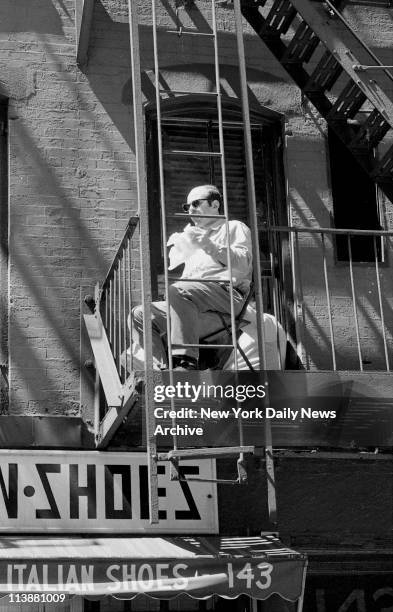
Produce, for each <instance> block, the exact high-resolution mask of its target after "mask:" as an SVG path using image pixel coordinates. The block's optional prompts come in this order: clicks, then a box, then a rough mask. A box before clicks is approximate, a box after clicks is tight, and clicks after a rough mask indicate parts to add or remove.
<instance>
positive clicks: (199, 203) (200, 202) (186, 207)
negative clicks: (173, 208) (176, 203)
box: [182, 198, 211, 212]
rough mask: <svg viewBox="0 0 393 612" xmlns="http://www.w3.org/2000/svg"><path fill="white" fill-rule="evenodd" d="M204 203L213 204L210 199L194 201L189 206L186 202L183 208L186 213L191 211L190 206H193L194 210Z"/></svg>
mask: <svg viewBox="0 0 393 612" xmlns="http://www.w3.org/2000/svg"><path fill="white" fill-rule="evenodd" d="M203 202H211V200H210V199H209V198H202V199H201V200H194V201H193V202H190V203H189V204H187V202H186V203H185V204H182V208H183V210H184V212H188V211H189V210H190V206H192V207H193V208H199V207H200V206H201V204H202V203H203Z"/></svg>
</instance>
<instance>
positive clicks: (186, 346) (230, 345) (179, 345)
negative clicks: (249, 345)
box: [171, 344, 235, 356]
mask: <svg viewBox="0 0 393 612" xmlns="http://www.w3.org/2000/svg"><path fill="white" fill-rule="evenodd" d="M171 347H172V348H231V349H233V348H235V347H234V345H233V344H171ZM179 356H180V355H179Z"/></svg>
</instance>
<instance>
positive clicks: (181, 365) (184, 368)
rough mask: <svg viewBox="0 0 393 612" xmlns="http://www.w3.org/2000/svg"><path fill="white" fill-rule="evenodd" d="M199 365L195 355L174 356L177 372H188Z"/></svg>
mask: <svg viewBox="0 0 393 612" xmlns="http://www.w3.org/2000/svg"><path fill="white" fill-rule="evenodd" d="M197 367H198V361H197V360H196V359H195V357H189V356H188V355H179V356H178V357H173V370H174V371H176V372H188V371H190V370H196V369H197Z"/></svg>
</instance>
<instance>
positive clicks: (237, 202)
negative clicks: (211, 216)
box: [147, 105, 287, 320]
mask: <svg viewBox="0 0 393 612" xmlns="http://www.w3.org/2000/svg"><path fill="white" fill-rule="evenodd" d="M198 108H201V106H200V105H198ZM209 114H210V116H209ZM234 115H235V116H231V112H227V113H226V114H225V117H224V155H225V167H226V179H227V193H228V207H229V216H230V218H231V219H238V220H240V221H244V222H245V223H246V224H247V225H250V220H249V210H248V199H247V178H246V164H245V158H244V135H243V124H242V122H241V118H240V116H239V112H238V111H237V113H236V114H235V113H234ZM147 128H148V129H147V134H148V146H147V155H148V169H149V181H148V183H149V210H150V220H151V223H150V232H151V244H152V245H154V248H153V250H152V269H153V278H152V281H153V291H154V297H155V299H158V298H161V297H162V296H163V293H164V288H163V287H164V285H163V278H162V277H163V246H162V241H161V228H160V201H159V180H158V146H157V124H156V120H155V117H154V115H153V116H150V117H149V115H148V121H147ZM280 128H281V126H280V125H278V126H277V123H275V122H273V121H271V120H268V121H266V122H265V121H264V120H263V119H261V120H260V121H254V120H253V122H252V128H251V131H252V144H253V155H254V173H255V191H256V201H257V224H258V228H259V229H260V232H259V241H260V257H261V263H262V270H263V277H264V284H265V285H266V289H267V291H265V293H266V310H269V311H271V312H273V311H274V309H275V306H274V304H273V301H274V300H273V294H272V291H273V284H276V295H277V296H278V295H279V294H282V290H281V289H280V287H279V283H277V282H276V281H277V280H280V278H282V274H281V273H280V270H281V268H282V259H283V252H282V245H281V244H280V245H278V244H277V243H276V244H272V240H271V239H270V240H269V237H268V236H269V234H268V232H267V231H266V229H267V227H268V226H269V225H275V224H279V223H283V224H285V225H286V224H287V217H286V210H285V198H284V197H283V187H282V182H283V176H282V167H281V160H280V159H279V153H280ZM162 138H163V149H164V151H165V152H166V153H164V160H163V161H164V184H165V202H166V209H167V220H166V223H167V233H168V236H169V235H170V234H171V233H172V232H175V231H181V230H182V228H183V227H184V225H185V220H184V217H183V218H178V219H176V218H174V215H175V214H176V213H180V212H183V211H182V208H181V205H182V203H183V202H185V201H186V198H187V194H188V192H189V191H190V190H191V189H192V188H193V187H195V186H196V185H203V184H213V185H216V186H217V187H218V188H219V189H220V190H221V189H222V175H221V161H220V159H219V158H214V157H208V156H204V155H198V153H201V152H207V151H209V152H218V151H219V142H218V140H219V137H218V125H217V121H216V110H215V109H214V108H212V109H211V111H210V113H209V109H208V108H206V107H205V109H204V112H203V113H202V112H199V113H198V112H194V113H193V116H192V117H190V116H189V114H188V115H187V113H182V109H181V108H177V109H176V114H175V113H170V115H169V116H168V115H167V116H166V115H165V113H164V114H163V117H162ZM174 151H195V155H192V156H189V155H187V156H186V155H182V154H181V153H173V152H174ZM273 276H274V277H275V279H273ZM276 301H277V300H276ZM278 301H279V302H281V303H282V299H281V300H280V299H279V300H278ZM276 306H279V308H278V311H279V312H278V311H277V308H276V312H277V314H278V315H279V316H280V318H281V319H282V320H283V318H284V317H283V312H282V310H281V307H280V305H279V304H276Z"/></svg>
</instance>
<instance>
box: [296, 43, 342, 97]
mask: <svg viewBox="0 0 393 612" xmlns="http://www.w3.org/2000/svg"><path fill="white" fill-rule="evenodd" d="M342 72H343V69H342V67H341V66H340V64H339V63H338V61H337V60H336V59H335V58H334V57H333V55H332V54H331V53H330V51H325V53H324V54H323V56H322V57H321V59H320V60H319V62H318V64H317V66H316V67H315V69H314V71H313V72H312V73H311V76H310V79H309V81H307V83H306V84H305V86H304V87H303V91H304V93H305V94H312V93H314V92H323V91H326V90H329V89H331V88H332V87H333V85H334V84H335V82H336V81H337V79H338V77H339V76H340V74H341V73H342Z"/></svg>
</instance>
